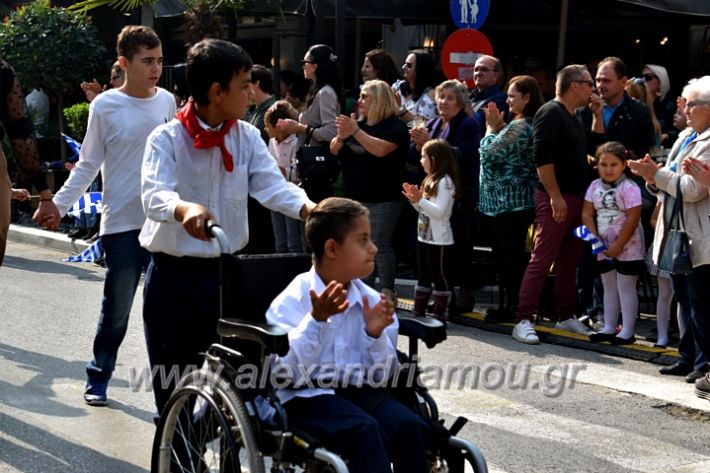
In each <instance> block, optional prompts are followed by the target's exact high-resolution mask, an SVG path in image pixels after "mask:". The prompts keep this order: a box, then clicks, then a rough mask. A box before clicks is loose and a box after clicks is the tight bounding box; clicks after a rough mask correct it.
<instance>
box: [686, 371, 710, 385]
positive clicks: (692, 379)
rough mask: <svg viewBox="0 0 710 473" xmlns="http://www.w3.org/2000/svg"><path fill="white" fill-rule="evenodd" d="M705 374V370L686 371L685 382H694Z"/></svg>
mask: <svg viewBox="0 0 710 473" xmlns="http://www.w3.org/2000/svg"><path fill="white" fill-rule="evenodd" d="M706 374H707V371H702V370H693V371H691V372H690V373H688V376H686V377H685V382H686V383H694V382H695V381H696V380H698V379H700V378H703V377H705V375H706Z"/></svg>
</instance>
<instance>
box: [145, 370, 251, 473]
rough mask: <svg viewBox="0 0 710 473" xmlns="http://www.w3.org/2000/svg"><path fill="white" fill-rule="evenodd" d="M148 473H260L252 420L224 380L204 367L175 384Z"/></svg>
mask: <svg viewBox="0 0 710 473" xmlns="http://www.w3.org/2000/svg"><path fill="white" fill-rule="evenodd" d="M151 471H152V472H153V473H182V472H191V473H192V472H200V473H203V472H204V473H206V472H210V473H212V472H223V473H232V472H250V473H264V460H263V458H262V457H261V455H260V454H259V449H258V447H257V442H256V438H255V436H254V430H253V428H252V424H251V419H250V418H249V415H248V413H247V410H246V406H245V405H244V403H243V402H242V400H241V397H240V396H239V393H238V392H237V391H236V390H235V389H234V388H233V386H232V385H231V384H230V383H229V381H227V380H226V379H225V378H223V377H221V376H219V375H217V374H215V373H214V372H212V371H210V370H208V369H204V368H203V369H200V370H197V371H194V372H192V373H190V374H188V375H186V376H185V377H184V378H183V379H182V380H181V381H180V384H179V385H178V387H177V388H176V390H175V392H173V394H172V396H171V397H170V400H169V401H168V403H167V404H166V406H165V409H164V410H163V415H162V416H161V418H160V423H159V424H158V429H157V431H156V433H155V439H154V441H153V455H152V465H151Z"/></svg>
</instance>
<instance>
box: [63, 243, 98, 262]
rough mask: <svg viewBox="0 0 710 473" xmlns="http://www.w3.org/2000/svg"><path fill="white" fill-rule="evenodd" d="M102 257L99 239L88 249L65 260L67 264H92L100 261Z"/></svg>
mask: <svg viewBox="0 0 710 473" xmlns="http://www.w3.org/2000/svg"><path fill="white" fill-rule="evenodd" d="M103 256H104V248H103V246H101V238H99V239H98V240H96V241H95V242H94V243H92V244H91V246H90V247H88V248H87V249H85V250H84V251H82V252H81V253H79V254H78V255H75V256H70V257H69V258H67V259H65V260H64V261H67V262H69V263H93V262H95V261H98V260H100V259H102V258H103Z"/></svg>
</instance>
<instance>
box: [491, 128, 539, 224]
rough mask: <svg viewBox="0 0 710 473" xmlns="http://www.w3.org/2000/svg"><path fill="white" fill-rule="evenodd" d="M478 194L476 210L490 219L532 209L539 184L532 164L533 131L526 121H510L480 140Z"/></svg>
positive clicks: (533, 163)
mask: <svg viewBox="0 0 710 473" xmlns="http://www.w3.org/2000/svg"><path fill="white" fill-rule="evenodd" d="M479 151H480V154H481V174H480V181H481V194H480V201H479V203H478V210H479V211H480V212H481V213H483V214H485V215H489V216H494V215H498V214H500V213H503V212H510V211H514V210H525V209H530V208H534V206H535V204H534V203H533V192H534V190H535V187H536V186H537V184H538V182H539V181H538V177H537V169H536V168H535V162H534V160H533V129H532V125H531V121H530V120H529V119H525V118H520V119H517V120H513V121H511V122H510V123H509V124H508V125H506V126H505V127H504V128H503V129H502V130H500V131H499V132H498V133H491V134H488V135H486V136H484V137H483V139H482V140H481V146H480V150H479Z"/></svg>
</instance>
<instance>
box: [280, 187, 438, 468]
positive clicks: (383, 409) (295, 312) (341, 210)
mask: <svg viewBox="0 0 710 473" xmlns="http://www.w3.org/2000/svg"><path fill="white" fill-rule="evenodd" d="M306 239H307V241H308V244H309V246H310V248H311V250H312V251H313V258H314V266H313V268H311V270H310V271H309V272H307V273H303V274H301V275H299V276H297V277H296V278H295V279H294V280H293V281H292V282H291V284H290V285H289V286H288V287H287V288H286V289H285V290H284V291H283V292H282V293H281V294H280V295H279V296H278V297H277V298H276V299H275V300H274V302H273V303H272V305H271V307H270V308H269V311H268V312H267V316H266V317H267V321H268V322H269V323H272V324H275V325H278V326H280V327H282V328H283V329H285V330H286V331H287V332H288V338H289V345H290V348H289V351H288V353H287V354H286V355H285V356H281V357H277V358H276V359H275V364H274V366H273V369H274V370H278V372H279V373H280V374H284V373H287V374H286V377H287V378H288V379H289V381H290V382H291V383H293V384H294V385H295V386H297V387H298V389H279V390H278V391H277V396H278V398H279V400H280V401H281V404H282V405H283V407H284V409H285V410H286V413H287V415H288V419H289V422H290V424H291V426H292V427H295V428H298V429H300V430H303V431H305V432H308V433H309V434H311V435H313V436H315V437H316V438H318V439H320V440H321V441H322V442H323V443H324V444H325V446H326V447H327V448H329V449H331V450H332V451H334V452H336V453H339V454H340V455H342V456H343V457H344V458H345V459H346V460H347V461H348V462H349V470H350V471H351V472H362V473H377V472H391V471H392V469H391V466H390V464H394V469H395V471H397V472H407V473H417V472H421V473H424V472H427V471H428V466H427V445H428V444H429V442H430V437H431V433H430V427H429V426H428V425H427V423H426V422H425V421H424V420H423V419H422V418H421V417H420V416H419V415H418V414H416V413H415V412H414V411H412V410H411V409H410V408H408V407H406V406H405V405H404V404H402V403H401V402H400V401H399V400H397V399H395V397H393V396H392V395H391V394H390V391H388V390H385V389H377V387H381V386H383V385H386V384H387V383H388V381H389V379H390V377H391V376H392V374H393V372H394V370H395V369H396V368H397V364H398V362H397V350H396V348H397V331H398V322H397V318H396V316H395V314H394V308H393V306H392V303H391V302H390V301H389V300H388V299H386V298H385V297H384V296H382V295H381V294H378V293H377V292H376V291H375V290H373V289H371V288H370V287H368V286H366V285H365V284H363V283H362V282H361V281H360V278H364V277H366V276H368V275H369V274H370V273H371V272H372V271H373V269H374V258H375V254H376V253H377V247H376V246H375V245H374V244H373V242H372V240H371V239H370V222H369V219H368V211H367V208H365V207H364V206H363V205H361V204H359V203H357V202H355V201H352V200H349V199H343V198H336V197H333V198H329V199H325V200H323V201H322V202H321V203H320V204H318V205H317V206H316V208H315V209H313V210H312V212H311V214H310V216H309V219H308V221H307V223H306Z"/></svg>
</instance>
